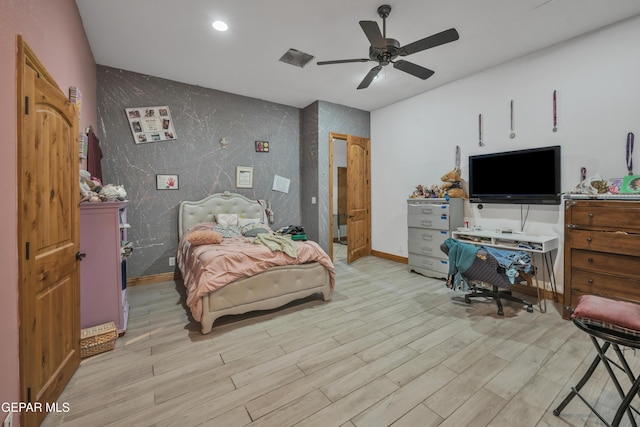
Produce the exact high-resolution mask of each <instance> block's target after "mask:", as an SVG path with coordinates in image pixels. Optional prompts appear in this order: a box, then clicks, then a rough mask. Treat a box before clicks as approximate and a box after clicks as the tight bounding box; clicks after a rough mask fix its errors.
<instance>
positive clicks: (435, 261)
mask: <svg viewBox="0 0 640 427" xmlns="http://www.w3.org/2000/svg"><path fill="white" fill-rule="evenodd" d="M409 267H417V268H422V269H425V270H431V271H436V272H438V273H440V274H441V275H442V277H447V275H448V274H449V260H448V259H442V258H436V257H432V256H427V255H418V254H413V253H410V254H409Z"/></svg>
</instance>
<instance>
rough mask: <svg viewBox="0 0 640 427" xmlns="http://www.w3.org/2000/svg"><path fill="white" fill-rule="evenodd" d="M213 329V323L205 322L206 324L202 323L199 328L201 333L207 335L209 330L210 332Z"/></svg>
mask: <svg viewBox="0 0 640 427" xmlns="http://www.w3.org/2000/svg"><path fill="white" fill-rule="evenodd" d="M212 330H213V324H212V323H209V322H207V323H206V324H204V323H203V324H202V329H201V330H200V332H202V335H207V334H208V333H209V332H211V331H212Z"/></svg>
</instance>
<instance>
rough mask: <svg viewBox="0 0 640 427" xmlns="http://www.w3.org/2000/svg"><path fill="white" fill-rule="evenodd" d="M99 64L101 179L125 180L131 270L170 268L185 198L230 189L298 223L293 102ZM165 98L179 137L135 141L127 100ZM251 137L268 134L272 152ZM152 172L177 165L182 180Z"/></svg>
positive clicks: (284, 221)
mask: <svg viewBox="0 0 640 427" xmlns="http://www.w3.org/2000/svg"><path fill="white" fill-rule="evenodd" d="M97 72H98V79H97V82H98V89H97V104H98V129H97V132H96V133H97V135H98V138H99V139H100V147H101V149H102V153H103V160H102V171H103V178H104V182H105V183H113V184H122V185H124V187H125V189H126V191H127V195H128V199H129V208H128V221H129V223H130V224H131V228H130V229H129V234H128V238H129V240H130V241H131V242H132V243H133V246H134V248H135V249H134V251H133V254H132V256H131V257H130V258H129V262H128V265H127V267H128V277H129V278H132V277H140V276H146V275H153V274H160V273H166V272H170V271H173V269H174V267H170V266H169V257H171V256H175V255H176V248H177V242H178V236H177V218H178V205H179V203H180V202H181V201H183V200H199V199H201V198H203V197H205V196H207V195H208V194H212V193H218V192H222V191H225V190H229V191H233V192H237V193H240V194H243V195H244V196H247V197H249V198H252V199H269V200H270V201H271V202H272V207H273V211H274V213H275V221H274V224H272V227H274V229H275V228H279V227H280V226H283V225H289V224H300V223H302V215H301V208H300V191H301V190H300V189H301V185H300V148H301V145H300V109H298V108H295V107H290V106H286V105H281V104H275V103H271V102H266V101H262V100H259V99H254V98H248V97H244V96H240V95H234V94H230V93H226V92H221V91H217V90H212V89H206V88H202V87H198V86H192V85H188V84H184V83H179V82H175V81H170V80H165V79H160V78H157V77H152V76H148V75H142V74H137V73H133V72H129V71H124V70H119V69H115V68H110V67H104V66H98V70H97ZM162 105H167V106H169V109H170V112H171V116H172V118H173V121H174V125H175V131H176V135H177V138H178V139H177V140H172V141H160V142H153V143H146V144H135V143H134V140H133V136H132V134H131V130H130V128H129V123H128V120H127V118H126V115H125V108H131V107H154V106H162ZM223 137H225V138H227V140H228V141H229V144H228V146H227V147H226V148H224V147H223V146H222V145H221V144H220V143H219V141H220V139H221V138H223ZM256 140H266V141H269V143H270V145H269V152H268V153H257V152H256V151H255V141H256ZM236 166H251V167H253V188H252V189H236V187H235V173H236ZM156 174H177V175H178V176H179V189H178V190H156ZM275 174H277V175H280V176H283V177H285V178H289V179H290V180H291V183H290V187H289V193H281V192H276V191H272V185H273V178H274V175H275Z"/></svg>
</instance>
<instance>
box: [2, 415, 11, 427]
mask: <svg viewBox="0 0 640 427" xmlns="http://www.w3.org/2000/svg"><path fill="white" fill-rule="evenodd" d="M12 425H13V412H9V413H8V414H7V417H6V418H5V419H4V422H3V423H2V427H11V426H12Z"/></svg>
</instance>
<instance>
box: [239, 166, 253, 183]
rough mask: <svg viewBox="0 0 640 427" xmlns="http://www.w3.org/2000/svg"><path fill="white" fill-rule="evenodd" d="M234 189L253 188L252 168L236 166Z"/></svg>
mask: <svg viewBox="0 0 640 427" xmlns="http://www.w3.org/2000/svg"><path fill="white" fill-rule="evenodd" d="M236 188H253V167H251V166H236Z"/></svg>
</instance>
